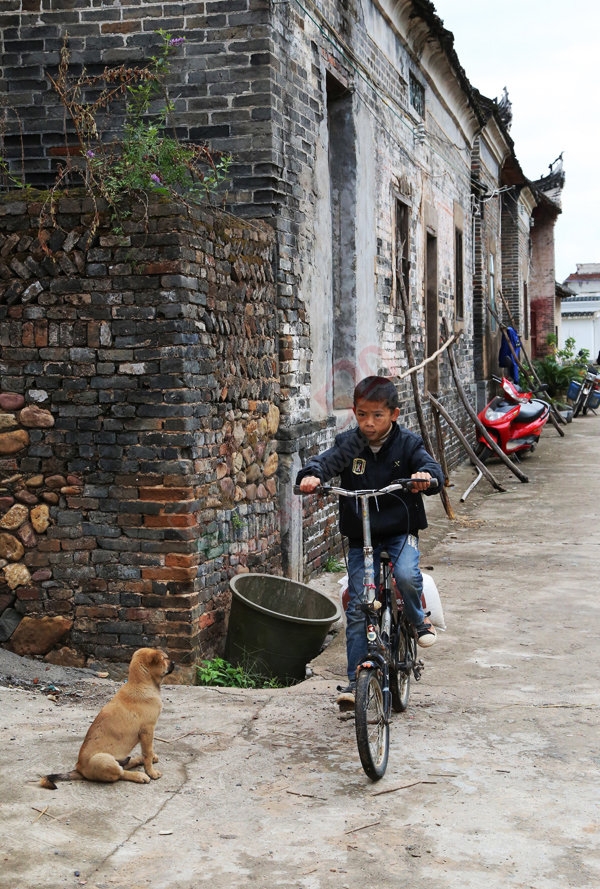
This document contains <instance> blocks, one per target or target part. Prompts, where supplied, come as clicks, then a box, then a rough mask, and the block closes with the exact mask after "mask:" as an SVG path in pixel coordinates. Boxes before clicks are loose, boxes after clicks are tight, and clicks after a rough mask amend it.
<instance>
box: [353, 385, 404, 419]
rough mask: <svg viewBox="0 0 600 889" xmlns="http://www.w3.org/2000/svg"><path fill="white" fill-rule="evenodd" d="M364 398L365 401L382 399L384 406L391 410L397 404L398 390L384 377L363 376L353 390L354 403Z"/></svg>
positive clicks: (394, 408)
mask: <svg viewBox="0 0 600 889" xmlns="http://www.w3.org/2000/svg"><path fill="white" fill-rule="evenodd" d="M359 398H364V399H365V401H384V402H385V406H386V407H387V408H389V410H391V411H393V410H396V408H397V407H398V405H399V402H398V390H397V389H396V387H395V386H394V384H393V383H392V381H391V380H388V379H386V377H365V378H364V380H361V381H360V383H358V385H357V386H356V388H355V390H354V404H355V405H356V402H357V401H358V400H359Z"/></svg>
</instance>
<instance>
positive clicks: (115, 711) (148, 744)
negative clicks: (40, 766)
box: [40, 648, 175, 790]
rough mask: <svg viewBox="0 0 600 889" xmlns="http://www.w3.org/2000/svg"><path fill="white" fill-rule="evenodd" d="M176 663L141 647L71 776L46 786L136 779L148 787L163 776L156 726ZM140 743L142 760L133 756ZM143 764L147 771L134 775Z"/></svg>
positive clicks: (46, 780) (55, 778)
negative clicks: (156, 748)
mask: <svg viewBox="0 0 600 889" xmlns="http://www.w3.org/2000/svg"><path fill="white" fill-rule="evenodd" d="M174 666H175V665H174V663H173V662H172V661H171V660H170V659H169V657H168V656H167V655H166V654H165V652H164V651H161V650H160V649H159V648H140V649H138V650H137V651H136V652H135V653H134V655H133V657H132V658H131V663H130V664H129V678H128V680H127V682H126V683H125V684H124V685H123V686H122V687H121V688H120V689H119V691H118V692H117V693H116V695H115V696H114V698H112V700H110V701H109V702H108V704H105V706H104V707H103V708H102V710H101V711H100V713H99V714H98V715H97V716H96V718H95V720H94V721H93V723H92V724H91V726H90V727H89V729H88V733H87V735H86V736H85V740H84V742H83V744H82V745H81V750H80V751H79V759H78V760H77V765H76V766H75V768H74V770H73V771H72V772H67V773H66V774H62V775H46V777H45V778H42V779H41V780H40V784H41V785H42V787H47V788H49V789H50V790H56V784H55V781H81V780H83V779H87V780H88V781H109V782H112V781H135V782H136V783H137V784H148V783H149V782H150V779H151V778H160V776H161V772H159V771H158V770H157V769H155V768H154V766H153V763H155V762H158V756H156V754H155V753H154V728H155V726H156V723H157V721H158V717H159V715H160V711H161V709H162V702H161V699H160V683H161V682H162V680H163V679H164V678H165V676H167V675H168V674H169V673H171V672H172V670H173V668H174ZM138 743H139V744H140V745H141V748H142V755H141V756H134V757H131V756H130V755H129V754H130V753H131V751H132V750H133V748H134V747H135V746H136V744H138ZM140 765H143V766H144V772H136V771H133V769H135V768H136V767H137V766H140Z"/></svg>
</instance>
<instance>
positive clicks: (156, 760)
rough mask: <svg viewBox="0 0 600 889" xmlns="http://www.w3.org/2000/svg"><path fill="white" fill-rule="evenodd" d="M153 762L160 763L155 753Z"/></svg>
mask: <svg viewBox="0 0 600 889" xmlns="http://www.w3.org/2000/svg"><path fill="white" fill-rule="evenodd" d="M152 762H158V754H157V753H155V754H154V756H153V757H152Z"/></svg>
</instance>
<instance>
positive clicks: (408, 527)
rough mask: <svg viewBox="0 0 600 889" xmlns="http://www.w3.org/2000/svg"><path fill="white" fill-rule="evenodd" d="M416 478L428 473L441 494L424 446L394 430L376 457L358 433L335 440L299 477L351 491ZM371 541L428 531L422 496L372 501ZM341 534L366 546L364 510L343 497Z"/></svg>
mask: <svg viewBox="0 0 600 889" xmlns="http://www.w3.org/2000/svg"><path fill="white" fill-rule="evenodd" d="M413 472H429V474H430V475H431V476H433V478H436V479H437V482H438V486H439V487H438V488H436V489H435V491H431V492H427V493H435V492H436V491H439V490H440V489H441V487H442V485H443V484H444V481H445V479H444V473H443V472H442V468H441V466H440V465H439V463H438V462H437V461H436V460H434V459H433V457H432V456H431V455H430V454H429V453H428V452H427V451H426V450H425V446H424V444H423V440H422V438H421V437H420V436H419V435H415V433H414V432H411V431H410V430H409V429H404V428H403V427H402V426H398V424H397V423H394V424H393V425H392V431H391V432H390V435H389V437H388V438H387V439H386V441H385V442H384V444H383V446H382V448H381V450H380V451H379V452H378V453H377V454H374V453H373V451H372V450H371V448H370V447H369V445H368V443H367V439H366V438H365V437H364V435H363V434H362V433H361V431H360V429H358V428H356V429H350V430H348V431H347V432H342V433H340V434H339V435H336V437H335V441H334V444H333V447H331V448H329V449H328V450H326V451H323V453H322V454H319V455H318V456H316V457H311V458H310V459H309V460H308V462H307V463H306V465H305V466H304V467H303V468H302V469H301V470H300V472H299V473H298V475H297V477H296V484H299V483H300V480H301V479H303V478H304V476H306V475H314V476H316V477H317V478H318V479H320V480H321V481H322V482H327V481H329V480H330V479H332V478H333V477H334V476H336V475H339V476H340V487H342V488H346V489H348V490H351V491H357V490H360V489H368V488H372V489H375V488H384V487H385V486H386V485H389V484H391V482H393V481H394V480H395V479H398V478H410V476H411V475H412V474H413ZM370 516H371V535H372V539H373V543H374V544H377V543H378V542H379V541H381V540H385V539H386V538H387V537H393V536H395V535H396V534H407V533H410V534H416V533H417V532H418V531H420V530H421V529H422V528H426V527H427V516H426V515H425V507H424V505H423V499H422V497H421V494H420V493H416V494H403V493H402V492H400V491H398V492H397V493H395V494H387V495H385V496H382V497H378V498H377V500H371V501H370ZM340 531H341V533H342V534H344V535H345V536H346V537H348V538H349V539H350V545H351V546H361V545H362V536H363V535H362V519H361V513H360V504H359V503H358V501H356V500H353V499H352V498H351V497H340Z"/></svg>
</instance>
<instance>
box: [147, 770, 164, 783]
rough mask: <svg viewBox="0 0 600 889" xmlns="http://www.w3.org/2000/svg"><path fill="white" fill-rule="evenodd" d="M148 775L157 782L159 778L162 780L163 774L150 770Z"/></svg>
mask: <svg viewBox="0 0 600 889" xmlns="http://www.w3.org/2000/svg"><path fill="white" fill-rule="evenodd" d="M146 774H147V775H149V776H150V778H152V780H153V781H156V779H157V778H162V772H159V771H158V769H150V770H149V771H148V772H147V773H146ZM148 780H149V779H148Z"/></svg>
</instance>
